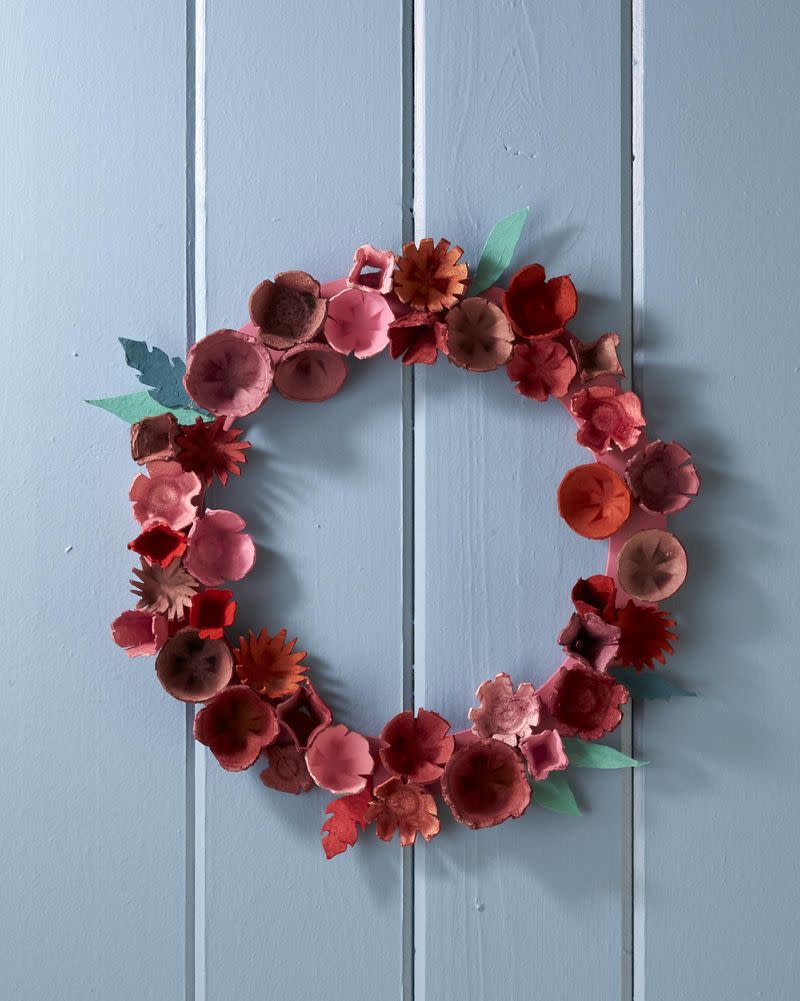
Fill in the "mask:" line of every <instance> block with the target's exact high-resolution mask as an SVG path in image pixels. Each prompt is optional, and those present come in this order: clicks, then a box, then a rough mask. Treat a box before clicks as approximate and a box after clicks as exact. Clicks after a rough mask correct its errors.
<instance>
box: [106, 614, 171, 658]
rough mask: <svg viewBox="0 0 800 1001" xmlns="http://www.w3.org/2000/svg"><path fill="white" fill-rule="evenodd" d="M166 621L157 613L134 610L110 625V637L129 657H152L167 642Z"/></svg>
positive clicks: (167, 630)
mask: <svg viewBox="0 0 800 1001" xmlns="http://www.w3.org/2000/svg"><path fill="white" fill-rule="evenodd" d="M168 632H169V627H168V625H167V619H166V617H165V616H163V615H159V614H158V613H157V612H146V611H144V610H143V609H138V608H137V609H135V610H133V611H130V612H123V613H122V615H118V616H117V618H116V619H114V621H113V622H112V623H111V635H112V637H113V639H114V642H115V643H116V644H117V646H121V647H122V649H123V650H124V651H125V653H127V655H128V656H129V657H152V656H153V655H154V654H156V653H158V651H159V650H160V649H161V647H162V646H163V645H164V643H166V641H167V635H168Z"/></svg>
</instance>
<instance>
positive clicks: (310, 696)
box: [278, 681, 333, 751]
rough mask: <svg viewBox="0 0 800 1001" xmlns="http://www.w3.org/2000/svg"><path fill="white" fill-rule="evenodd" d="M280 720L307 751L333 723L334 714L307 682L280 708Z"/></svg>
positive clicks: (298, 744)
mask: <svg viewBox="0 0 800 1001" xmlns="http://www.w3.org/2000/svg"><path fill="white" fill-rule="evenodd" d="M278 719H279V720H280V722H281V723H282V724H283V726H285V727H286V729H287V730H288V731H289V732H290V733H291V735H292V738H293V740H294V741H295V743H296V744H297V746H298V747H299V748H300V749H301V750H303V751H305V750H306V748H307V747H308V746H309V744H310V743H311V742H312V741H313V740H314V739H315V738H316V737H317V736H318V735H319V734H320V733H321V732H322V731H323V730H324V729H325V728H326V727H329V726H330V725H331V723H332V722H333V713H331V711H330V708H329V707H328V706H327V705H326V704H325V703H324V702H323V701H322V699H321V698H320V697H319V695H318V693H317V690H316V688H314V686H313V685H312V684H311V682H310V681H306V682H305V683H304V684H302V685H300V686H299V687H298V688H296V689H295V691H294V694H293V695H290V696H289V698H288V699H284V701H283V702H281V703H280V705H279V706H278Z"/></svg>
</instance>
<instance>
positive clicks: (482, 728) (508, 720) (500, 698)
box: [469, 673, 539, 746]
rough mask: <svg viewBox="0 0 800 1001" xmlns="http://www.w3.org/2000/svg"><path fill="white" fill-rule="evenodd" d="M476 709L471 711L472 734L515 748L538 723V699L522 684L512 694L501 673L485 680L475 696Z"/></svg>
mask: <svg viewBox="0 0 800 1001" xmlns="http://www.w3.org/2000/svg"><path fill="white" fill-rule="evenodd" d="M475 694H476V698H477V699H478V702H479V703H480V706H479V708H477V709H475V708H473V709H470V711H469V718H470V719H471V720H472V732H473V733H476V734H477V735H478V736H479V737H494V738H495V740H502V741H504V743H506V744H511V745H512V746H515V745H516V744H517V742H518V741H519V739H520V738H521V737H525V736H527V734H529V733H530V732H531V730H532V729H533V728H534V727H535V726H536V724H537V723H538V722H539V697H538V696H537V695H536V693H535V691H534V689H533V685H531V684H530V683H529V682H527V681H524V682H523V683H522V684H521V685H519V686H518V687H517V690H516V691H514V686H513V684H512V682H511V677H510V675H508V674H505V673H502V674H497V675H495V677H494V679H493V680H492V681H484V682H483V684H482V685H481V686H480V687H479V688H478V691H477V692H476V693H475Z"/></svg>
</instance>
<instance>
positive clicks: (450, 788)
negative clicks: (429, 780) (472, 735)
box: [442, 740, 531, 830]
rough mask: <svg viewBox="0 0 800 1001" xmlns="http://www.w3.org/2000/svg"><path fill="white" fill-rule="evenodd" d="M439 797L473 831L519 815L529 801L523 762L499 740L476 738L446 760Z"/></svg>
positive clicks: (509, 747) (460, 821)
mask: <svg viewBox="0 0 800 1001" xmlns="http://www.w3.org/2000/svg"><path fill="white" fill-rule="evenodd" d="M442 796H443V797H444V801H445V803H447V805H448V806H449V807H450V811H451V813H452V814H453V816H454V817H455V818H456V820H457V821H458V822H459V823H460V824H466V826H467V827H472V828H473V829H475V830H478V829H480V828H483V827H494V826H495V824H502V823H503V821H504V820H508V819H509V818H510V817H520V816H522V814H523V813H524V812H525V811H526V810H527V808H528V805H529V804H530V801H531V787H530V785H529V784H528V779H527V776H526V775H525V762H524V761H523V759H522V757H521V755H520V753H519V752H518V751H517V749H516V748H514V747H511V746H510V745H509V744H505V743H503V741H501V740H476V741H475V742H474V743H472V744H467V746H466V747H462V748H460V749H459V750H457V751H456V752H455V754H454V755H453V756H452V758H450V760H449V761H448V762H447V767H446V768H445V770H444V775H443V776H442Z"/></svg>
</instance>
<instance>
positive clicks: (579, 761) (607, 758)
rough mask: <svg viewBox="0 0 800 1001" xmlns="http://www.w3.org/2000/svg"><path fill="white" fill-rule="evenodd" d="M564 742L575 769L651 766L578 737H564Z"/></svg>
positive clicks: (606, 746)
mask: <svg viewBox="0 0 800 1001" xmlns="http://www.w3.org/2000/svg"><path fill="white" fill-rule="evenodd" d="M562 741H563V744H564V750H565V751H566V752H567V757H568V758H569V763H570V764H571V765H574V766H575V768H640V767H641V766H642V765H647V764H649V762H647V761H638V760H637V759H636V758H629V757H628V755H627V754H623V753H622V752H621V751H617V750H616V749H615V748H613V747H609V746H608V744H595V743H593V742H592V741H588V740H578V739H577V738H576V737H563V738H562Z"/></svg>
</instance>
